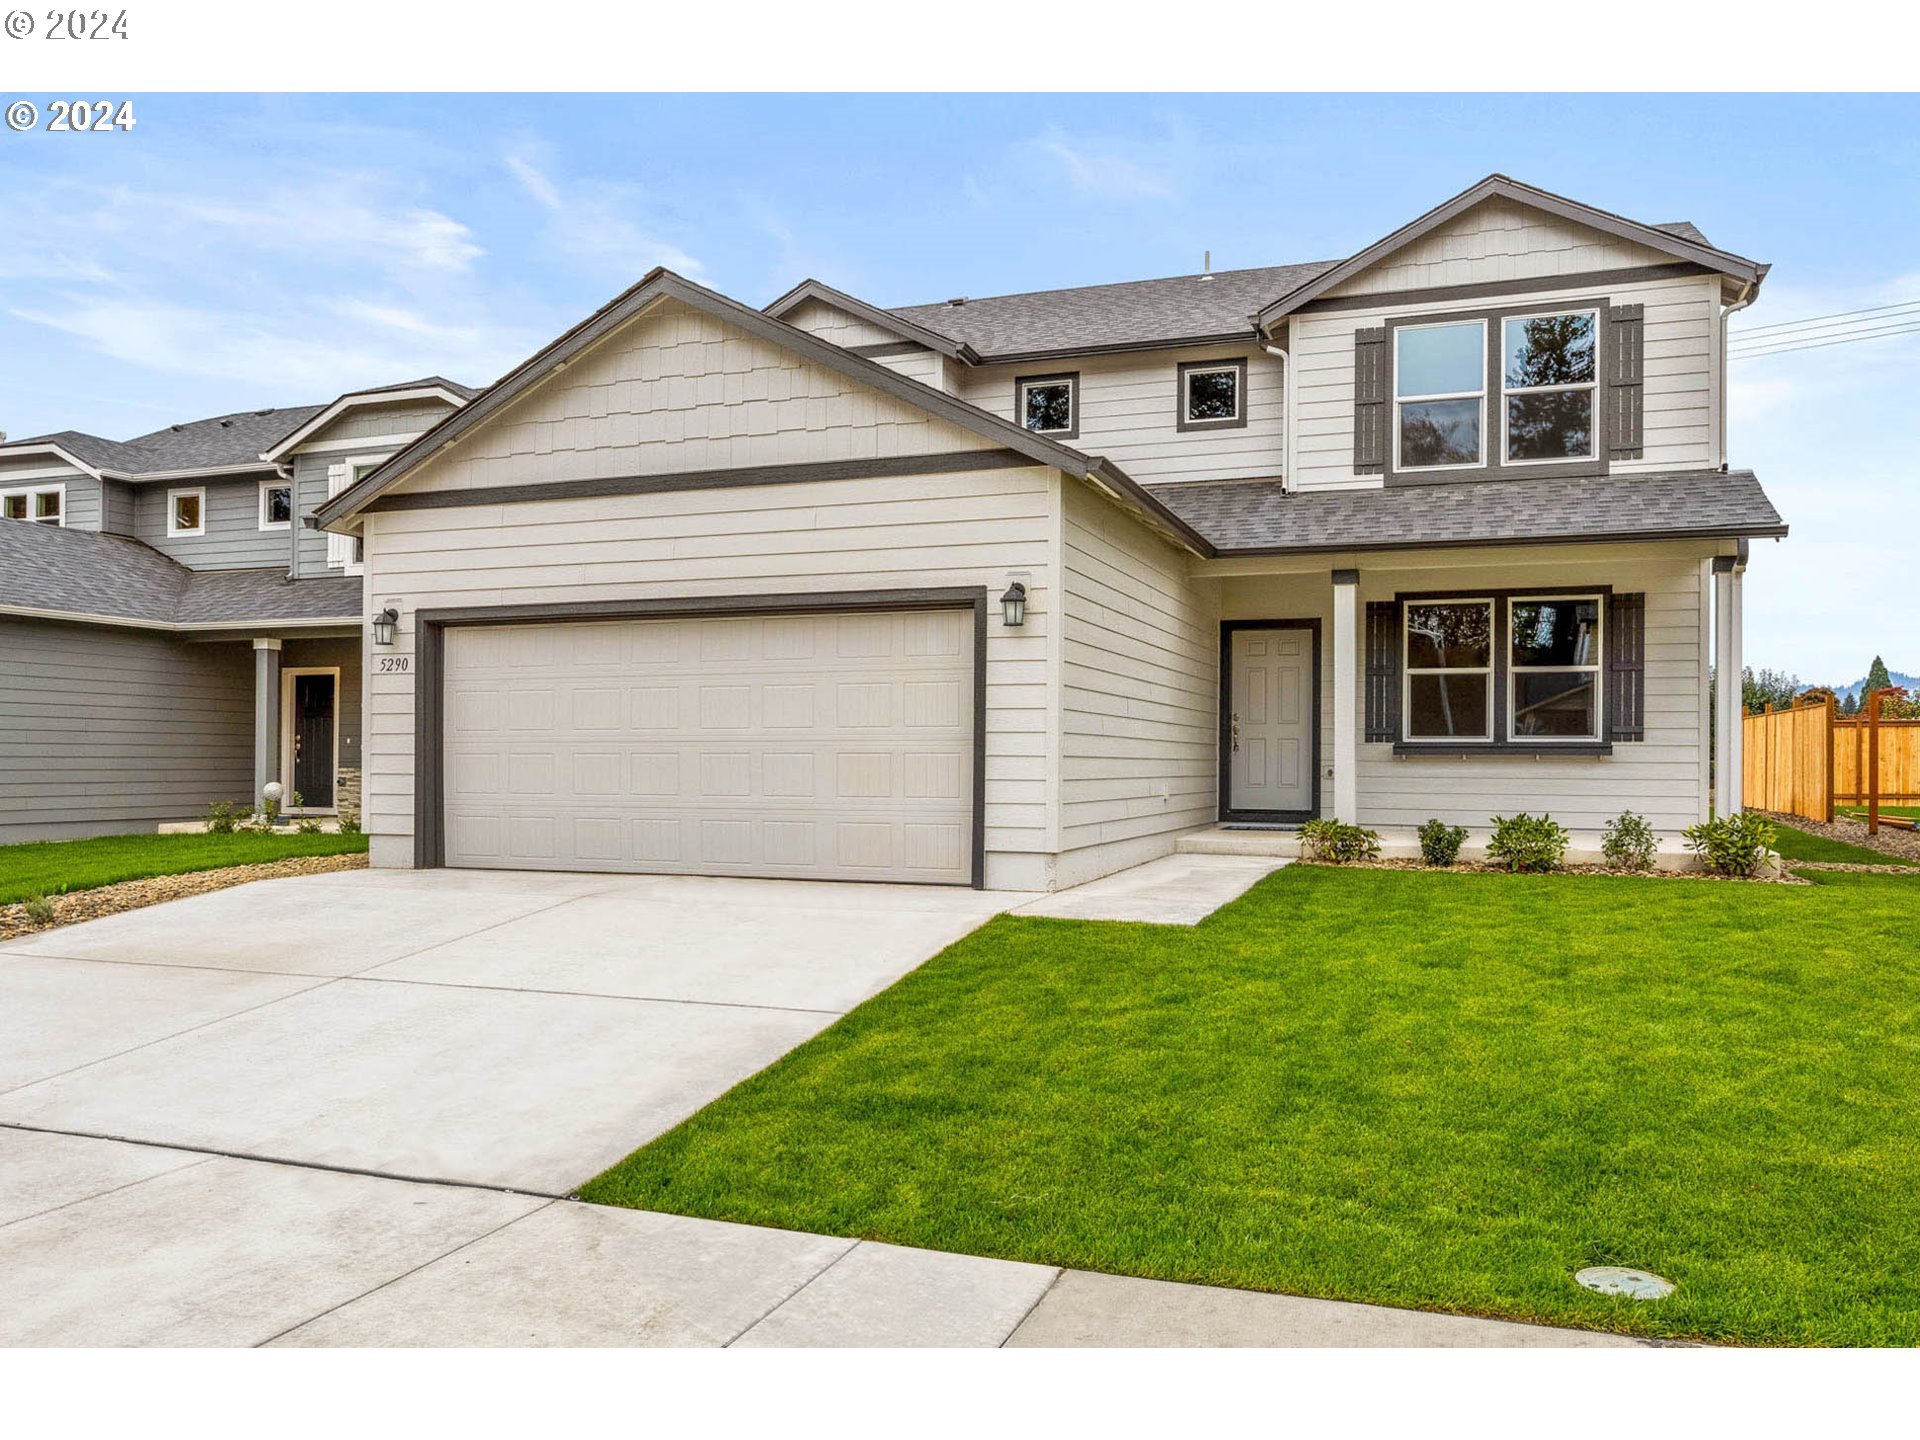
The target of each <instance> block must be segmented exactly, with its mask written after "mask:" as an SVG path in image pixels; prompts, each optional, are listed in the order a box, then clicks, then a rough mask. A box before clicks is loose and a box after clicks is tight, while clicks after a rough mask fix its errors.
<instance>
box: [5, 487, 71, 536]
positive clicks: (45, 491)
mask: <svg viewBox="0 0 1920 1440" xmlns="http://www.w3.org/2000/svg"><path fill="white" fill-rule="evenodd" d="M42 495H58V496H59V497H60V513H59V514H58V515H53V516H45V515H36V514H34V513H33V512H34V511H35V510H37V509H38V508H39V506H38V504H37V503H36V502H37V501H38V500H39V498H40V497H41V496H42ZM16 497H18V498H20V499H23V500H25V501H26V502H27V513H26V514H25V515H22V516H21V517H20V519H21V521H22V523H24V524H27V525H53V526H56V527H58V528H59V529H62V530H64V529H66V528H67V482H66V481H64V480H56V481H54V482H53V483H52V484H43V485H10V486H8V487H7V488H6V489H4V490H0V506H4V504H5V502H7V501H8V500H12V499H14V498H16ZM0 513H3V512H0Z"/></svg>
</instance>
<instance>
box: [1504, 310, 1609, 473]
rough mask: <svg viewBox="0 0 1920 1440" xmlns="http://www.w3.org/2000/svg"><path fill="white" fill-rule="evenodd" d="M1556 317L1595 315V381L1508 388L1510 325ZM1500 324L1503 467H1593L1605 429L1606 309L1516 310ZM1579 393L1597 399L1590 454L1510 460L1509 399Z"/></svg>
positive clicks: (1590, 413)
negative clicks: (1603, 342) (1603, 343)
mask: <svg viewBox="0 0 1920 1440" xmlns="http://www.w3.org/2000/svg"><path fill="white" fill-rule="evenodd" d="M1556 315H1591V316H1593V379H1591V380H1583V381H1580V382H1579V383H1578V384H1573V385H1521V386H1519V387H1517V388H1516V387H1513V386H1510V385H1508V384H1507V326H1508V325H1510V324H1511V323H1512V322H1514V321H1515V320H1541V319H1545V318H1547V317H1549V316H1556ZM1499 325H1500V464H1501V466H1502V467H1503V468H1505V469H1509V470H1510V469H1513V468H1515V467H1517V466H1525V465H1550V466H1552V467H1554V468H1555V469H1557V470H1564V469H1565V468H1566V467H1567V466H1569V465H1591V464H1593V462H1594V461H1596V460H1598V459H1600V458H1601V456H1600V450H1601V435H1600V426H1601V418H1602V414H1601V409H1600V376H1601V374H1602V373H1603V372H1602V371H1601V369H1600V336H1601V332H1602V331H1604V330H1605V329H1606V328H1607V316H1606V307H1605V306H1604V305H1603V304H1601V303H1599V302H1595V303H1594V304H1592V305H1568V306H1559V305H1551V306H1548V307H1546V308H1545V309H1540V310H1516V311H1513V312H1510V313H1508V314H1505V315H1502V316H1501V317H1500V320H1499ZM1575 390H1585V391H1586V392H1587V393H1588V394H1589V395H1591V396H1592V397H1593V403H1592V406H1591V408H1590V409H1589V411H1588V417H1589V419H1588V426H1587V445H1588V447H1589V448H1588V452H1587V453H1586V454H1585V455H1562V456H1560V457H1559V458H1558V459H1557V460H1514V459H1510V458H1509V457H1508V454H1507V447H1508V445H1509V443H1510V439H1509V436H1508V433H1507V431H1508V426H1509V424H1510V423H1511V419H1512V416H1511V412H1510V411H1509V409H1508V407H1507V400H1508V398H1509V397H1510V396H1514V395H1561V394H1570V393H1572V392H1573V391H1575Z"/></svg>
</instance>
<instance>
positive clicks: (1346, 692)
mask: <svg viewBox="0 0 1920 1440" xmlns="http://www.w3.org/2000/svg"><path fill="white" fill-rule="evenodd" d="M1359 695H1360V572H1359V571H1358V570H1336V571H1334V572H1333V818H1334V819H1336V820H1343V821H1345V822H1346V823H1347V824H1349V825H1354V824H1358V823H1359V820H1360V799H1359V796H1360V790H1359V782H1358V775H1357V766H1358V762H1359V742H1360V718H1359V715H1358V713H1357V712H1356V708H1355V707H1356V704H1357V701H1358V699H1359Z"/></svg>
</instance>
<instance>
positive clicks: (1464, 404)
mask: <svg viewBox="0 0 1920 1440" xmlns="http://www.w3.org/2000/svg"><path fill="white" fill-rule="evenodd" d="M1393 340H1394V355H1393V397H1394V399H1393V409H1394V417H1393V418H1394V431H1393V443H1394V466H1393V468H1394V469H1396V470H1444V469H1449V468H1451V467H1454V466H1466V465H1483V464H1485V463H1486V445H1485V443H1484V436H1483V434H1482V432H1483V430H1484V429H1485V419H1486V396H1487V322H1486V321H1484V320H1467V321H1463V322H1461V323H1459V324H1442V325H1404V326H1401V327H1400V328H1399V329H1397V330H1395V331H1394V332H1393Z"/></svg>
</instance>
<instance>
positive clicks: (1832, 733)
mask: <svg viewBox="0 0 1920 1440" xmlns="http://www.w3.org/2000/svg"><path fill="white" fill-rule="evenodd" d="M1826 711H1827V715H1826V721H1827V746H1826V749H1827V824H1829V825H1831V824H1832V823H1833V783H1834V766H1833V747H1834V745H1835V744H1836V743H1837V742H1838V740H1839V738H1840V737H1839V732H1838V731H1837V730H1836V729H1835V728H1834V717H1835V716H1836V715H1838V714H1839V711H1840V702H1839V701H1838V700H1836V699H1834V698H1833V692H1832V691H1831V690H1829V691H1828V692H1827V704H1826Z"/></svg>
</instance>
